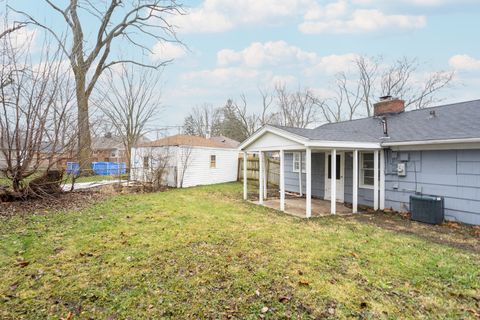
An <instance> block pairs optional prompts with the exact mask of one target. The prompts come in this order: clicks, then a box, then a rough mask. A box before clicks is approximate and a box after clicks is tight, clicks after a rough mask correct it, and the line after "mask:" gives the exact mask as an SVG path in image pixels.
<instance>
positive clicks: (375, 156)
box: [373, 150, 378, 210]
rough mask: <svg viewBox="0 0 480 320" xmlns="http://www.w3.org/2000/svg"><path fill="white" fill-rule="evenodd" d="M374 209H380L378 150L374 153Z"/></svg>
mask: <svg viewBox="0 0 480 320" xmlns="http://www.w3.org/2000/svg"><path fill="white" fill-rule="evenodd" d="M373 176H374V178H373V209H374V210H378V150H375V152H374V153H373Z"/></svg>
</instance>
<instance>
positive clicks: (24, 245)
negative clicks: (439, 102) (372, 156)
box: [0, 183, 480, 319]
mask: <svg viewBox="0 0 480 320" xmlns="http://www.w3.org/2000/svg"><path fill="white" fill-rule="evenodd" d="M0 222H1V223H0V318H2V319H45V318H51V319H59V318H60V317H65V316H67V314H68V313H69V312H72V313H73V314H74V315H75V316H74V318H75V319H77V318H78V319H90V318H95V319H107V318H108V319H126V318H131V319H145V318H174V319H185V318H195V319H199V318H227V317H234V318H242V319H257V318H258V317H259V316H260V315H262V316H264V317H266V318H271V319H277V318H289V317H292V318H299V319H310V318H316V317H331V318H349V317H354V318H367V319H368V318H371V319H377V318H384V319H396V318H402V319H405V318H411V319H413V318H425V319H427V318H428V319H431V318H437V319H459V318H474V317H475V315H474V314H475V312H476V310H477V309H478V303H479V302H478V297H479V296H480V281H479V277H480V256H479V255H478V254H476V253H473V252H469V251H461V250H459V249H454V248H451V247H448V246H445V245H440V244H434V243H431V242H428V241H426V240H424V239H421V238H417V237H415V236H407V235H403V234H397V233H393V232H391V231H386V230H383V229H380V228H378V227H375V226H373V225H367V224H362V223H360V222H356V221H354V220H351V219H345V218H341V217H331V218H319V219H312V220H300V219H296V218H292V217H290V216H287V215H284V214H280V213H278V212H276V211H274V210H270V209H267V208H264V207H259V206H255V205H253V204H250V203H246V202H243V201H242V200H241V185H240V184H237V183H233V184H224V185H217V186H206V187H198V188H191V189H184V190H173V191H168V192H164V193H156V194H138V195H121V196H115V197H113V198H111V199H110V200H108V201H106V202H104V203H101V204H98V205H95V206H94V207H91V208H90V209H87V210H84V211H83V212H57V213H50V214H47V215H34V216H28V217H14V218H9V219H4V220H0ZM27 262H28V265H26V264H27ZM25 265H26V266H25ZM22 266H23V267H22ZM265 307H267V308H268V310H267V309H266V308H265ZM262 309H263V310H262Z"/></svg>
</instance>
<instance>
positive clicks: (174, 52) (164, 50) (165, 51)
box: [150, 42, 187, 61]
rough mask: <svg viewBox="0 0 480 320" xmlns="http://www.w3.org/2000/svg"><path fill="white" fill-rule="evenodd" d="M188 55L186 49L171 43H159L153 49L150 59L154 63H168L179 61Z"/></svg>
mask: <svg viewBox="0 0 480 320" xmlns="http://www.w3.org/2000/svg"><path fill="white" fill-rule="evenodd" d="M186 54H187V51H186V48H185V47H182V46H180V45H177V44H173V43H171V42H157V44H155V45H154V46H153V48H152V53H151V54H150V59H152V60H153V61H166V60H172V59H179V58H182V57H184V56H185V55H186Z"/></svg>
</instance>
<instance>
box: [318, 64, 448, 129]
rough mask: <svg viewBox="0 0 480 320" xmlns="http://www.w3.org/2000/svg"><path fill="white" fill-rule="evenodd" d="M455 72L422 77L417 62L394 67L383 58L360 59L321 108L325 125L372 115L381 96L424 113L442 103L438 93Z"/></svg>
mask: <svg viewBox="0 0 480 320" xmlns="http://www.w3.org/2000/svg"><path fill="white" fill-rule="evenodd" d="M453 76H454V73H453V72H443V71H437V72H432V73H427V74H423V75H421V76H420V71H419V64H418V61H417V59H409V58H407V57H403V58H401V59H398V60H396V61H394V62H393V63H391V64H389V65H388V64H387V63H385V62H384V59H383V58H382V57H367V56H360V57H357V58H356V59H355V60H354V72H349V73H347V72H342V73H339V74H338V75H337V76H336V90H335V91H336V92H335V95H334V97H333V98H331V99H329V100H328V102H327V103H325V104H323V105H322V115H323V119H324V120H325V121H326V122H338V121H343V120H352V119H354V118H358V117H363V116H367V117H369V116H372V115H373V105H374V103H375V102H376V101H378V98H379V97H381V96H393V97H398V98H401V99H403V100H405V106H406V108H410V109H422V108H425V107H428V106H431V105H432V104H433V103H435V102H438V101H440V99H439V97H438V93H439V91H440V90H442V89H443V88H445V87H447V86H449V85H450V83H451V81H452V80H453Z"/></svg>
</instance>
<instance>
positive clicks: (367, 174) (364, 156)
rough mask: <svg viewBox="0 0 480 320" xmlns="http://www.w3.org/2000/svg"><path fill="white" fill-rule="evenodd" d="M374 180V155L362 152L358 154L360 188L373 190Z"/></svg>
mask: <svg viewBox="0 0 480 320" xmlns="http://www.w3.org/2000/svg"><path fill="white" fill-rule="evenodd" d="M374 180H375V171H374V153H373V152H368V153H367V152H362V153H360V187H361V188H373V181H374Z"/></svg>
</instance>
